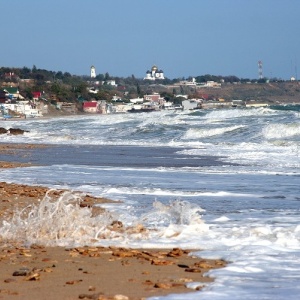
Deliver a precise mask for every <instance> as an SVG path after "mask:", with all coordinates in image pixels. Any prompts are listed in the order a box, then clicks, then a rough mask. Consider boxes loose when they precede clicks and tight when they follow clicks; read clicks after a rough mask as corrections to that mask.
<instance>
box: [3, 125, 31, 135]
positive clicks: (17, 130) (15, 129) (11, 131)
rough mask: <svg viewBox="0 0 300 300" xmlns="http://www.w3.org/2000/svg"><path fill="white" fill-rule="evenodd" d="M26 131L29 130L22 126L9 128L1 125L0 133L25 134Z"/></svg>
mask: <svg viewBox="0 0 300 300" xmlns="http://www.w3.org/2000/svg"><path fill="white" fill-rule="evenodd" d="M24 132H29V131H26V130H23V129H20V128H9V129H6V128H4V127H0V134H12V135H20V134H24Z"/></svg>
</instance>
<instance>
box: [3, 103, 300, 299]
mask: <svg viewBox="0 0 300 300" xmlns="http://www.w3.org/2000/svg"><path fill="white" fill-rule="evenodd" d="M0 127H5V128H7V129H8V128H21V129H24V130H26V131H28V132H25V133H24V135H18V136H12V135H1V136H0V138H1V142H2V143H21V144H23V143H24V144H25V143H30V144H48V145H49V146H48V147H43V148H33V149H27V150H20V151H19V152H18V155H12V156H10V155H8V154H6V155H4V154H3V155H1V156H0V159H1V160H12V161H20V162H22V161H24V162H26V161H30V162H31V163H32V165H31V166H30V167H25V168H15V169H2V170H1V171H0V177H1V181H6V182H13V183H22V184H28V185H41V186H47V187H49V188H50V189H61V188H64V189H65V188H66V189H69V190H72V191H80V192H83V193H89V194H91V195H94V196H99V197H106V198H109V199H112V200H116V201H117V203H108V204H103V205H102V206H103V207H105V208H106V213H104V214H102V215H100V216H92V214H91V211H90V208H78V206H74V205H70V203H71V202H72V201H74V199H73V198H74V196H72V194H70V193H68V192H66V193H65V194H64V195H63V196H61V198H60V199H59V200H58V201H53V199H51V197H50V196H47V197H45V199H43V200H42V201H41V202H40V206H36V207H32V208H31V212H30V213H29V214H28V216H27V217H26V218H24V216H23V215H22V212H20V211H18V210H17V208H16V211H15V217H14V218H13V219H9V220H1V225H0V236H1V237H2V238H7V239H11V240H18V241H21V242H22V243H24V244H25V245H30V244H33V243H39V244H43V245H47V246H62V247H72V246H84V245H89V246H97V245H101V246H111V245H113V246H122V247H130V248H143V249H147V248H159V249H162V248H163V249H165V248H174V247H181V248H184V249H190V250H192V252H191V253H192V255H196V256H199V257H204V258H211V259H216V258H218V259H224V260H226V261H227V262H228V264H227V266H226V267H225V268H222V269H217V270H211V271H209V272H208V273H207V276H211V277H214V278H215V280H214V282H212V283H209V284H207V285H206V286H205V287H204V288H203V290H202V291H196V288H197V287H198V286H199V285H201V284H200V283H198V282H192V283H189V284H188V287H189V288H191V289H194V291H193V292H192V293H187V294H184V295H176V294H171V295H168V296H164V297H152V298H149V299H151V300H155V299H156V300H157V299H165V300H173V299H180V300H181V299H187V300H189V299H193V300H194V299H202V300H203V299H205V300H208V299H209V300H212V299H213V300H219V299H222V300H224V299H226V300H227V299H228V300H234V299H236V300H240V299H243V300H246V299H249V300H250V299H251V300H253V299H259V300H260V299H272V300H274V299H280V300H281V299H289V300H296V299H297V300H298V299H300V210H299V208H300V109H299V106H297V105H294V106H293V105H291V106H280V105H278V106H276V107H264V108H263V107H260V108H232V109H214V110H194V111H158V112H151V113H136V114H130V113H127V114H108V115H76V116H67V117H55V118H39V119H37V118H32V119H26V120H10V121H4V120H2V121H0ZM72 197H73V198H72ZM76 197H81V196H80V194H79V196H78V195H77V196H76ZM22 216H23V217H22ZM112 220H119V221H120V222H122V224H123V226H124V228H126V229H127V230H126V231H125V232H124V233H122V234H120V233H118V232H116V231H112V230H110V229H109V225H110V224H111V222H112ZM141 228H143V230H141Z"/></svg>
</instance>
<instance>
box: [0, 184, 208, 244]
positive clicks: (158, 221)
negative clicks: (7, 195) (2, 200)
mask: <svg viewBox="0 0 300 300" xmlns="http://www.w3.org/2000/svg"><path fill="white" fill-rule="evenodd" d="M50 192H51V190H50V191H49V192H48V193H47V194H46V196H45V198H44V199H43V200H42V201H41V202H40V203H39V204H38V205H31V206H28V207H26V208H25V209H22V210H20V209H16V210H15V212H14V214H13V216H12V218H10V219H7V220H3V221H2V226H1V228H0V237H1V238H2V240H4V241H7V242H19V243H22V244H24V245H31V244H34V243H36V244H41V245H45V246H84V245H101V244H103V243H102V242H103V241H105V242H106V243H108V244H109V243H110V242H109V240H111V244H113V243H117V244H118V243H121V244H122V243H124V242H126V241H127V240H132V241H134V240H136V241H139V240H140V239H141V238H143V239H147V238H151V239H152V240H153V239H154V240H155V239H157V238H171V237H178V236H180V235H181V234H183V235H184V234H185V233H184V232H185V231H186V230H188V231H190V230H192V231H196V232H202V231H204V230H207V229H208V227H207V226H206V225H205V224H203V221H202V219H201V215H200V213H201V212H202V211H203V210H202V209H201V208H200V207H198V206H197V205H193V204H191V203H188V202H184V201H178V200H177V201H172V202H170V204H169V205H164V204H162V203H160V202H158V201H155V202H154V204H153V210H152V211H151V212H148V213H146V214H144V215H142V216H141V217H140V218H136V217H134V216H132V217H131V218H128V216H127V217H126V216H125V215H124V216H120V215H116V214H114V213H112V212H109V211H108V210H105V211H104V212H102V213H101V214H98V215H93V210H92V208H89V207H80V205H79V204H80V202H81V199H82V198H81V195H79V194H74V193H71V192H64V193H63V194H62V195H61V196H60V197H59V198H58V199H57V200H56V199H53V198H52V197H51V196H50V195H49V193H50ZM114 220H118V221H120V220H121V221H122V222H123V223H124V230H122V231H120V232H117V231H116V230H114V229H112V228H111V224H112V222H113V221H114ZM126 220H127V221H128V220H130V224H126V223H125V222H126ZM189 227H190V229H188V228H189ZM141 228H145V229H143V230H142V231H141V230H140V229H141Z"/></svg>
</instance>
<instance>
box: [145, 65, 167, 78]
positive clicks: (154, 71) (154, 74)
mask: <svg viewBox="0 0 300 300" xmlns="http://www.w3.org/2000/svg"><path fill="white" fill-rule="evenodd" d="M156 79H165V76H164V72H163V71H162V70H158V68H157V66H155V65H154V66H153V67H152V68H151V71H149V70H148V71H147V72H146V77H144V80H156Z"/></svg>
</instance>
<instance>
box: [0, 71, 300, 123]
mask: <svg viewBox="0 0 300 300" xmlns="http://www.w3.org/2000/svg"><path fill="white" fill-rule="evenodd" d="M87 70H88V72H87V75H83V76H78V75H71V74H70V73H68V72H64V73H63V72H60V71H59V72H54V71H48V70H44V69H38V68H37V67H36V66H33V67H32V68H27V67H23V68H8V67H1V68H0V118H2V119H9V118H33V117H42V116H47V115H59V114H81V113H82V114H114V113H139V112H153V111H158V110H172V111H177V110H196V109H212V108H234V107H245V108H247V107H250V108H251V107H264V106H269V105H277V104H282V103H300V84H299V81H298V80H297V79H296V78H295V77H293V76H292V77H291V78H290V79H289V80H287V81H284V80H280V79H277V78H270V79H268V78H264V77H263V76H262V73H259V76H258V79H248V78H246V79H241V78H238V77H236V76H215V75H208V74H206V75H201V76H196V77H188V78H178V79H172V80H171V79H168V78H167V77H166V75H165V73H164V71H163V70H162V69H161V68H159V67H158V66H156V65H153V66H152V67H151V68H149V69H148V70H146V71H145V76H144V77H143V78H136V77H135V76H134V75H132V76H130V77H127V78H123V77H116V76H111V75H109V74H108V73H105V74H97V72H96V67H95V66H90V68H87Z"/></svg>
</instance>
